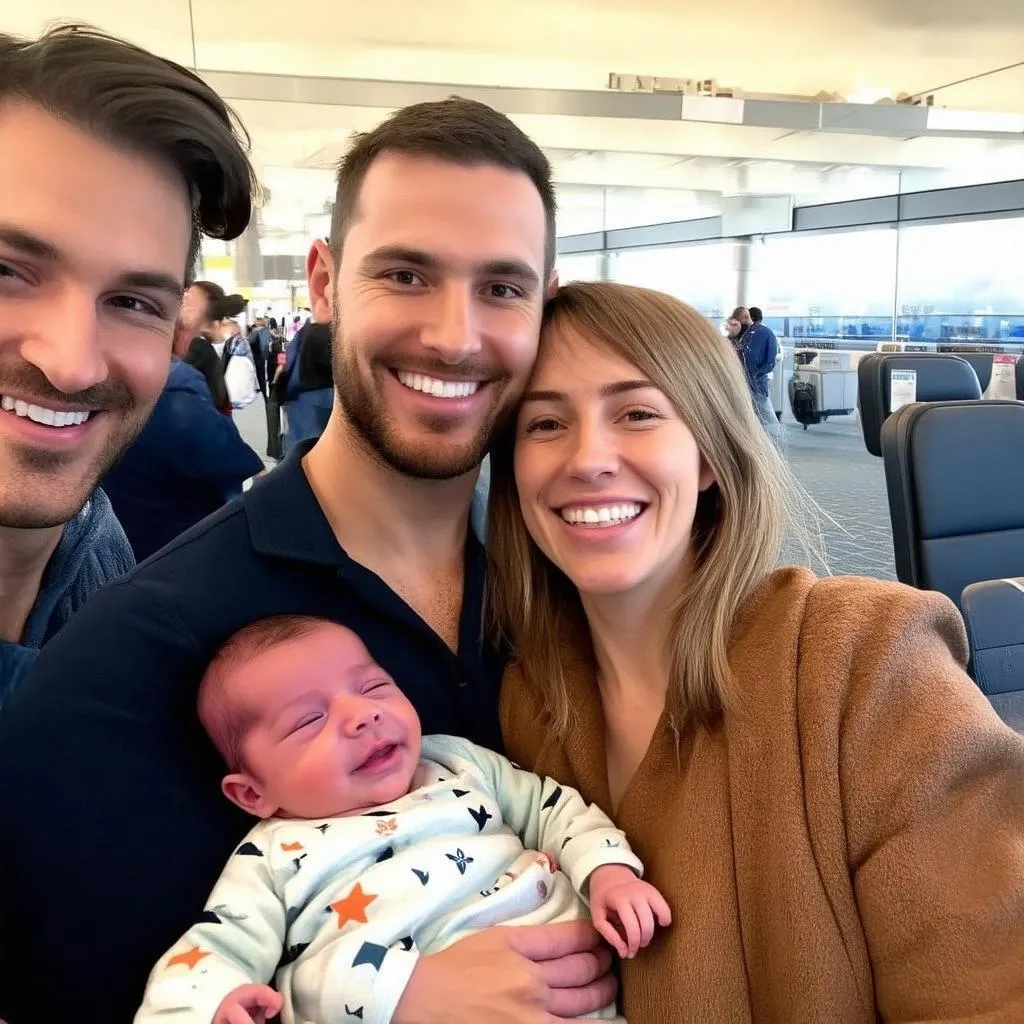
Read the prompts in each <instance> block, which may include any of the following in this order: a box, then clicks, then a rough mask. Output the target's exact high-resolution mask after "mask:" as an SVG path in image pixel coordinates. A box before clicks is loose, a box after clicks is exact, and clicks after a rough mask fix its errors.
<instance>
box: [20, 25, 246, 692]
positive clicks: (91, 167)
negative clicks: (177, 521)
mask: <svg viewBox="0 0 1024 1024" xmlns="http://www.w3.org/2000/svg"><path fill="white" fill-rule="evenodd" d="M0 143H2V147H3V152H4V153H5V154H7V158H6V159H4V160H3V161H0V706H2V705H3V703H4V701H5V698H6V697H7V696H8V695H9V694H10V693H11V692H12V691H13V690H14V688H15V685H16V684H17V683H18V682H19V681H20V680H21V679H22V677H23V676H24V674H25V672H26V671H27V669H28V667H29V666H30V664H31V663H32V661H33V660H34V658H35V655H36V653H37V651H38V649H39V648H40V647H41V646H42V645H43V644H44V643H46V642H47V641H49V639H50V638H51V637H52V636H53V635H54V633H56V632H57V630H58V629H60V628H61V627H62V626H63V624H64V623H65V621H66V620H67V618H68V616H69V615H70V614H71V613H72V612H74V611H75V610H76V608H77V607H78V606H79V605H80V604H81V603H82V602H83V601H84V600H85V599H86V598H87V597H88V596H89V595H90V594H91V593H92V592H93V591H94V590H96V589H97V588H98V587H100V586H101V585H103V584H104V583H105V582H107V581H108V580H109V579H111V578H113V577H115V576H118V575H120V574H121V573H122V572H123V571H124V570H125V569H127V568H129V567H130V566H131V564H132V556H131V549H130V548H129V547H128V546H127V542H126V540H125V538H124V534H123V533H122V531H121V528H120V526H119V525H118V523H117V520H116V519H115V518H114V516H113V513H112V511H111V508H110V504H109V502H108V501H107V499H106V497H105V496H104V495H103V493H102V492H101V491H98V490H95V487H96V482H97V480H98V479H99V478H100V476H101V475H102V474H103V473H104V472H105V471H106V469H107V468H108V467H109V466H110V465H111V464H112V463H113V462H114V461H115V460H116V459H117V457H118V455H119V454H120V453H121V452H122V451H123V450H124V449H125V448H126V446H127V445H128V444H129V443H130V442H131V440H132V438H134V437H135V435H136V434H137V433H138V432H139V431H140V430H141V428H142V426H143V425H144V424H145V422H146V418H147V417H148V415H149V413H150V410H151V409H152V407H153V404H154V402H155V401H156V398H157V396H158V395H159V393H160V390H161V388H162V387H163V384H164V379H165V378H166V376H167V369H168V364H169V359H170V347H171V336H172V332H173V328H174V323H175V319H176V317H177V314H178V307H179V305H180V302H181V294H182V289H183V286H184V277H185V272H186V268H188V267H190V266H191V265H192V263H193V262H194V259H195V253H196V244H197V241H198V231H199V229H205V230H207V231H209V232H211V233H214V234H217V235H218V236H219V237H230V236H231V235H233V234H237V233H238V232H240V231H241V230H242V229H243V228H244V226H245V223H246V221H247V220H248V216H249V209H250V171H249V164H248V160H247V157H246V155H245V152H244V149H243V148H242V145H241V142H240V140H239V139H238V138H237V137H236V135H235V134H234V130H233V127H232V123H231V120H230V117H229V114H228V111H227V110H226V108H225V107H224V105H223V103H221V101H220V100H219V99H218V98H217V97H216V96H215V95H214V94H213V93H212V92H211V91H210V90H209V89H207V88H206V87H205V86H204V85H203V84H202V83H201V82H200V81H199V80H198V79H197V78H195V77H194V76H193V75H191V74H190V73H189V72H187V71H185V70H184V69H182V68H179V67H177V66H176V65H172V64H169V63H167V62H165V61H162V60H160V59H159V58H157V57H154V56H152V55H151V54H148V53H146V52H145V51H142V50H138V49H136V48H134V47H130V46H128V45H126V44H124V43H121V42H118V41H116V40H111V39H108V38H106V37H103V36H101V35H99V34H97V33H94V32H90V31H84V30H75V29H62V30H58V31H55V32H53V33H50V34H48V35H47V36H44V37H43V38H42V39H40V40H38V41H36V42H31V43H30V42H26V41H19V40H15V39H13V38H11V37H9V36H2V35H0Z"/></svg>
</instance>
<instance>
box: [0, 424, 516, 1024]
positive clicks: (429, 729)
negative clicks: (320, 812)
mask: <svg viewBox="0 0 1024 1024" xmlns="http://www.w3.org/2000/svg"><path fill="white" fill-rule="evenodd" d="M310 447H311V444H310V443H306V444H303V445H300V446H299V447H298V448H297V450H296V451H295V452H294V453H293V455H292V457H291V458H289V459H288V460H287V461H286V462H284V463H282V465H281V466H279V467H278V468H277V469H275V470H274V471H273V472H272V473H270V474H268V475H267V476H266V477H264V478H262V479H260V480H259V481H257V482H256V484H255V485H254V486H253V488H252V489H251V490H250V491H249V493H248V494H247V495H246V496H245V497H244V498H243V499H241V500H240V501H237V502H233V503H232V504H230V505H228V506H226V507H225V508H223V509H221V510H220V511H219V512H217V513H215V514H214V515H213V516H211V517H210V518H208V519H206V520H205V521H204V522H202V523H200V524H199V525H197V526H196V527H194V528H193V529H191V530H190V531H188V532H187V533H185V534H184V535H183V536H182V537H180V538H179V539H178V540H177V541H175V542H174V543H173V544H171V545H170V546H169V547H167V548H165V549H164V550H163V551H162V552H160V553H158V554H157V555H155V556H154V557H153V558H151V559H150V560H149V561H148V562H147V563H146V564H144V565H142V566H140V567H138V568H137V569H135V570H134V571H132V572H131V573H129V574H128V575H127V576H124V577H122V578H121V579H120V580H118V581H116V582H115V583H113V584H111V585H110V586H108V587H107V588H106V589H104V590H102V591H100V592H99V593H98V594H96V595H95V596H94V597H93V598H92V600H90V601H89V603H88V604H87V605H86V606H85V607H84V608H83V609H82V610H81V611H79V612H78V613H77V614H76V615H75V616H74V617H73V618H72V619H71V621H70V622H69V623H68V624H67V625H66V626H65V627H64V628H63V629H62V630H61V631H60V633H59V634H58V635H57V636H56V637H55V638H54V639H53V640H52V641H51V642H50V643H49V644H48V645H47V646H46V648H45V649H44V651H43V652H42V654H41V655H40V657H39V659H38V661H37V662H36V665H35V667H34V668H33V670H32V672H31V674H30V675H29V676H28V678H26V680H25V681H24V683H23V684H22V686H21V687H20V688H19V689H18V691H17V692H16V693H15V694H14V696H13V697H12V699H11V701H10V702H9V704H7V705H6V706H5V708H4V709H3V712H2V713H0V830H2V832H0V1019H3V1020H7V1021H9V1022H10V1024H22V1022H26V1024H44V1022H48V1021H51V1020H52V1021H61V1022H66V1021H70V1020H74V1021H78V1022H83V1021H97V1022H99V1021H102V1022H104V1024H112V1022H115V1021H116V1022H122V1021H124V1022H127V1021H130V1020H131V1019H132V1015H133V1014H134V1012H135V1010H136V1009H137V1007H138V1004H139V1002H140V1000H141V996H142V991H143V988H144V987H145V982H146V978H147V976H148V974H149V971H150V970H151V968H152V967H153V965H154V963H155V962H156V960H157V958H158V957H159V956H160V955H161V954H162V953H163V952H164V951H165V950H166V949H167V947H168V946H170V944H171V943H172V942H173V941H174V940H175V939H176V938H177V937H178V936H179V935H180V934H181V933H182V932H183V931H184V930H185V929H186V928H187V927H188V926H189V925H190V924H191V923H192V922H194V921H195V920H196V918H197V915H198V914H199V913H200V911H201V910H202V908H203V905H204V902H205V900H206V897H207V896H208V895H209V892H210V889H211V888H212V886H213V883H214V882H215V881H216V879H217V877H218V875H219V874H220V871H221V869H222V868H223V866H224V863H225V862H226V860H227V858H228V856H229V855H230V853H231V852H232V850H233V849H234V847H235V844H236V843H237V841H238V840H239V838H240V837H241V836H242V835H244V834H245V832H246V831H247V830H248V828H249V827H250V825H251V820H250V819H248V818H247V816H246V815H244V814H243V813H242V812H241V811H240V810H238V809H237V808H235V807H234V806H233V805H231V804H230V803H229V802H228V801H227V800H226V799H225V798H224V797H223V796H222V795H221V792H220V786H219V783H220V778H221V776H222V774H223V767H222V765H221V764H220V762H219V759H218V758H217V756H216V754H215V753H214V751H213V748H212V746H211V745H210V743H209V741H208V740H207V739H206V737H205V735H204V734H203V731H202V728H201V726H200V725H199V722H198V720H197V717H196V713H195V700H196V690H197V686H198V683H199V679H200V678H201V675H202V672H203V669H204V667H205V665H206V664H207V663H208V661H209V660H210V657H211V656H212V654H213V653H214V651H215V649H216V648H217V647H218V646H219V645H220V644H221V643H222V642H223V641H224V640H225V639H226V638H227V637H228V636H229V635H230V634H231V633H233V632H235V631H236V630H237V629H239V628H240V627H241V626H243V625H245V624H247V623H249V622H252V621H253V620H255V619H259V618H262V617H264V616H268V615H275V614H281V613H303V614H310V615H319V616H324V617H327V618H331V619H334V620H336V621H338V622H341V623H344V624H345V625H347V626H350V627H351V628H352V629H354V630H355V631H356V632H357V633H358V634H359V635H360V636H361V637H362V639H363V640H364V642H365V643H366V646H367V647H368V648H369V651H370V653H371V654H372V655H373V657H374V658H375V659H376V660H377V661H378V662H379V663H380V664H381V665H383V666H384V668H385V669H387V671H388V672H389V673H390V674H391V675H392V676H393V677H394V678H395V680H396V681H397V682H398V684H399V685H400V686H401V687H402V688H403V690H404V691H405V693H406V694H407V695H408V696H409V698H410V699H411V701H412V703H413V704H414V705H415V707H416V710H417V711H418V712H419V715H420V718H421V720H422V723H423V731H424V733H452V734H456V735H461V736H466V737H468V738H469V739H471V740H473V741H475V742H477V743H480V744H483V745H484V746H488V747H491V748H498V749H500V744H501V739H500V732H499V726H498V688H499V683H500V678H501V672H502V668H503V660H502V657H501V655H500V654H499V652H497V651H496V650H495V649H493V648H491V647H490V646H488V645H485V644H482V642H481V636H482V628H481V609H482V604H483V587H484V569H485V557H484V551H483V548H482V546H481V544H480V542H479V541H478V540H477V539H476V537H475V536H472V535H471V536H470V538H469V540H468V542H467V548H466V576H465V585H464V598H463V608H462V618H461V624H460V631H459V652H458V654H457V655H456V654H455V653H453V652H452V651H451V649H450V648H449V647H448V646H447V645H446V644H445V643H444V641H443V640H441V638H440V637H439V636H438V635H437V634H436V633H435V632H434V631H433V630H432V629H431V628H430V627H429V626H428V625H427V624H426V623H425V622H424V621H423V620H422V619H421V618H420V617H419V615H417V614H416V612H414V611H413V610H412V609H411V608H410V607H409V606H408V605H407V604H406V603H405V602H404V601H403V600H402V599H401V598H400V597H399V596H398V595H397V594H395V593H394V591H392V590H391V589H390V588H389V587H388V586H387V585H386V584H385V583H384V582H383V581H382V580H381V579H380V578H379V577H378V576H376V575H375V574H374V573H373V572H371V571H370V570H369V569H367V568H365V567H364V566H362V565H360V564H358V563H357V562H355V561H353V560H352V559H351V558H349V557H348V556H347V555H346V554H345V552H344V551H343V550H342V548H341V547H340V546H339V544H338V542H337V540H336V538H335V536H334V534H333V532H332V530H331V528H330V526H329V524H328V522H327V519H326V518H325V516H324V514H323V511H322V510H321V508H320V506H319V504H318V503H317V501H316V498H315V497H314V495H313V492H312V490H311V488H310V486H309V483H308V482H307V480H306V476H305V473H304V472H303V470H302V467H301V464H300V461H299V460H300V459H301V457H302V456H303V455H304V454H305V453H306V452H307V451H308V450H309V448H310Z"/></svg>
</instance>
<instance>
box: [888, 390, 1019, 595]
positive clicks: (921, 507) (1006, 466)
mask: <svg viewBox="0 0 1024 1024" xmlns="http://www.w3.org/2000/svg"><path fill="white" fill-rule="evenodd" d="M971 372H972V373H973V370H972V371H971ZM882 449H883V460H884V465H885V482H886V488H887V490H888V493H889V512H890V515H891V518H892V532H893V549H894V553H895V556H896V574H897V576H898V577H899V579H900V580H901V581H902V582H903V583H909V584H910V585H911V586H914V587H920V588H922V589H924V590H939V591H941V592H942V593H944V594H946V595H947V596H948V597H950V598H952V600H954V601H956V602H958V603H959V601H960V598H961V596H962V594H963V591H964V588H965V587H966V586H967V585H968V584H970V583H975V582H978V581H979V580H990V579H999V578H1002V577H1005V576H1018V575H1019V576H1024V473H1022V472H1021V471H1020V466H1021V460H1022V457H1024V403H1022V402H999V401H988V402H977V401H967V402H936V403H922V404H915V405H906V406H904V407H903V408H902V409H899V410H898V411H897V412H896V413H894V414H893V415H892V416H890V417H889V418H888V419H887V420H886V422H885V425H884V426H883V428H882Z"/></svg>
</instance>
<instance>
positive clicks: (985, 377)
mask: <svg viewBox="0 0 1024 1024" xmlns="http://www.w3.org/2000/svg"><path fill="white" fill-rule="evenodd" d="M942 354H943V355H952V354H953V353H951V352H950V353H942ZM956 355H957V357H958V358H959V359H963V360H964V361H965V362H968V363H970V364H971V366H972V367H973V368H974V372H975V373H976V374H977V375H978V386H979V387H980V388H981V393H982V394H985V392H986V391H988V386H989V384H991V383H992V353H991V352H957V353H956Z"/></svg>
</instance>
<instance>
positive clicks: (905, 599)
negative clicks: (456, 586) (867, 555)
mask: <svg viewBox="0 0 1024 1024" xmlns="http://www.w3.org/2000/svg"><path fill="white" fill-rule="evenodd" d="M789 481H790V477H789V474H788V471H787V469H786V466H785V463H784V462H783V460H782V459H781V458H780V456H779V454H778V453H777V452H776V450H775V449H774V448H773V446H772V444H771V442H770V440H769V439H768V438H767V437H766V436H765V434H764V432H763V430H762V429H761V428H760V425H759V424H758V421H757V419H756V417H755V415H754V411H753V409H752V407H751V404H750V399H749V395H748V393H747V387H746V382H745V381H744V379H743V372H742V370H741V368H740V367H739V365H738V364H737V362H736V359H735V357H734V355H733V353H732V352H731V350H730V347H729V342H728V340H727V339H725V338H723V337H722V336H721V335H720V334H719V332H718V331H716V330H715V328H714V327H713V326H712V325H711V324H710V323H709V322H708V321H706V320H704V319H703V318H702V317H701V316H700V315H699V314H697V313H696V312H695V311H694V310H693V309H691V308H690V307H688V306H686V305H684V304H683V303H681V302H678V301H676V300H675V299H672V298H670V297H669V296H667V295H663V294H660V293H658V292H653V291H648V290H645V289H641V288H631V287H627V286H624V285H614V284H573V285H570V286H568V287H565V288H562V289H561V290H560V291H559V292H558V293H557V295H556V296H555V298H554V299H553V300H552V301H551V303H550V304H549V306H548V308H547V310H546V313H545V317H544V324H543V330H542V337H541V347H540V355H539V359H538V362H537V366H536V369H535V371H534V375H533V379H532V381H531V383H530V384H529V386H528V388H527V391H526V394H525V396H524V400H523V403H522V407H521V409H520V411H519V414H518V418H517V420H516V422H515V423H514V424H513V425H512V428H511V429H510V430H509V431H508V432H507V435H506V436H505V437H504V438H503V439H502V440H501V443H500V444H498V445H497V447H496V449H495V451H494V453H493V472H492V490H491V518H490V525H489V530H488V544H489V551H490V559H491V563H492V564H491V587H492V590H491V595H490V599H491V608H492V612H493V615H494V617H495V620H496V623H497V625H498V628H499V629H500V630H501V632H502V634H503V635H504V636H505V637H506V639H507V640H508V641H509V642H510V643H511V644H512V646H513V648H514V651H515V654H514V658H513V661H512V663H511V666H510V668H509V670H508V673H507V675H506V678H505V682H504V686H503V692H502V719H503V730H504V735H505V740H506V744H507V748H508V753H509V755H510V756H511V757H513V758H515V759H516V760H517V761H519V762H520V763H522V764H523V765H524V767H527V768H529V769H530V770H532V771H537V772H541V773H544V774H548V775H551V776H553V777H555V778H557V779H559V780H560V781H562V782H564V783H566V784H569V785H573V786H577V787H578V788H579V789H580V790H581V791H582V792H583V794H584V795H585V796H586V797H587V798H588V799H590V800H592V801H594V802H596V803H597V804H599V805H600V806H601V807H602V808H604V810H605V811H606V812H608V813H609V814H611V816H612V817H613V818H614V819H615V820H616V822H617V824H618V825H619V826H620V827H621V828H623V829H624V830H625V831H626V833H627V834H628V835H629V838H630V841H631V842H632V843H633V845H634V848H635V849H636V851H637V853H638V855H639V856H640V858H641V859H642V860H643V861H644V863H645V865H646V866H647V871H648V875H647V878H648V880H649V881H651V882H652V883H653V884H654V885H655V886H657V887H658V888H659V889H660V890H661V891H662V892H663V893H664V894H665V897H666V899H667V900H668V902H669V904H670V906H671V908H672V917H673V924H672V926H671V928H669V929H667V930H661V931H659V932H658V934H657V935H656V937H655V940H654V942H653V943H652V945H651V946H650V947H648V949H647V950H645V951H644V952H642V953H641V955H640V956H639V957H638V958H637V959H636V960H632V961H628V962H626V963H624V964H623V965H622V1009H623V1012H624V1014H625V1016H626V1017H627V1019H629V1020H630V1021H631V1024H645V1022H651V1021H673V1022H675V1021H681V1022H682V1021H694V1022H708V1024H711V1022H714V1024H725V1022H733V1021H736V1022H739V1021H764V1022H779V1024H790V1022H814V1024H818V1022H821V1024H824V1022H828V1024H872V1022H874V1021H876V1020H877V1019H879V1017H881V1018H882V1019H885V1020H891V1021H923V1020H929V1021H954V1020H956V1021H967V1020H970V1021H974V1022H981V1021H986V1022H989V1021H990V1022H996V1021H1000V1022H1004V1021H1010V1020H1024V739H1022V738H1021V737H1019V736H1017V735H1016V734H1015V733H1013V732H1012V731H1011V730H1010V729H1009V728H1008V727H1006V726H1005V725H1003V723H1001V722H1000V721H999V719H998V718H997V717H996V715H995V714H994V712H993V711H992V709H991V708H990V706H989V705H988V702H987V701H986V700H985V698H984V697H983V696H982V694H981V693H980V692H979V691H978V689H977V688H976V687H975V686H974V684H973V683H972V682H971V680H970V678H969V677H968V676H967V675H966V674H965V672H964V668H963V666H964V664H965V660H966V656H967V644H966V638H965V634H964V628H963V624H962V622H961V621H960V618H959V616H958V615H957V612H956V610H955V608H954V607H953V605H952V604H951V603H950V602H949V601H947V600H946V599H945V598H944V597H941V596H940V595H938V594H934V593H924V592H920V591H914V590H911V589H909V588H907V587H903V586H900V585H898V584H891V583H881V582H878V581H872V580H867V579H859V578H853V577H848V578H838V579H822V580H819V579H816V578H815V576H814V575H813V574H812V573H811V572H810V571H809V570H808V569H804V568H796V567H790V568H783V569H776V568H775V567H776V565H777V562H778V557H779V551H780V545H781V541H782V538H783V536H784V533H785V529H786V525H787V521H788V519H789V518H790V516H789V511H790V507H791V504H792V503H791V501H790V500H789V496H790V494H791V493H792V490H791V487H790V484H789Z"/></svg>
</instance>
